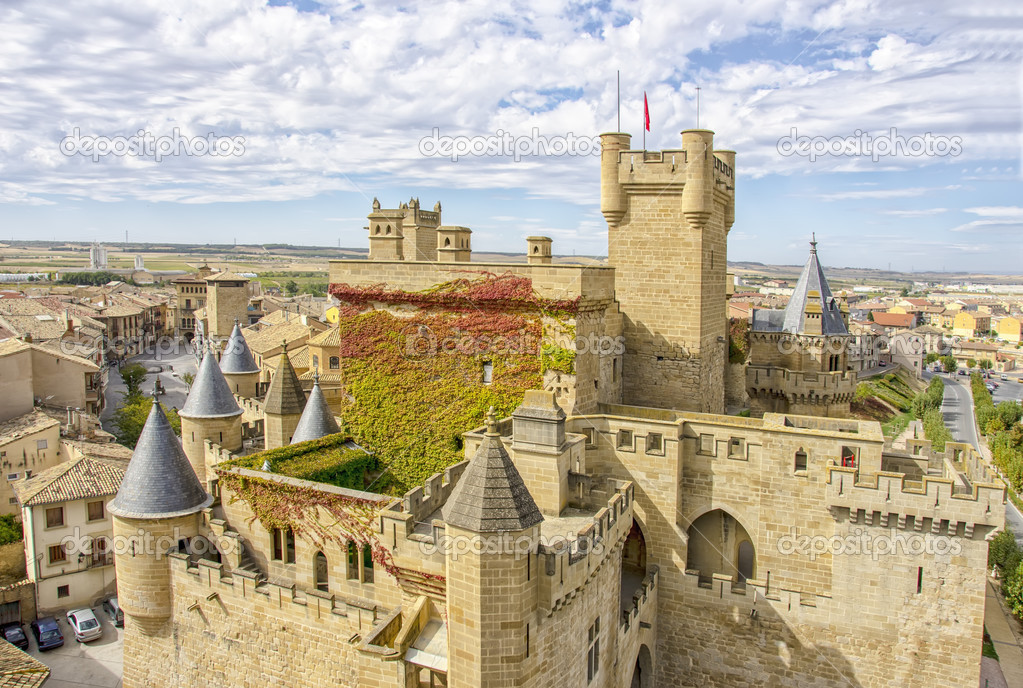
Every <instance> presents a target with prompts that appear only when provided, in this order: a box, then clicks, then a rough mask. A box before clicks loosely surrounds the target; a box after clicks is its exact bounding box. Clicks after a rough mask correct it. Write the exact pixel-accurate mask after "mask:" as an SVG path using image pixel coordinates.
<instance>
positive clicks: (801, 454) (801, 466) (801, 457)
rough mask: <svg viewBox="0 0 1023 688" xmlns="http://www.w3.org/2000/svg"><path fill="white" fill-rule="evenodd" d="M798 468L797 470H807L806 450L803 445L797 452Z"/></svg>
mask: <svg viewBox="0 0 1023 688" xmlns="http://www.w3.org/2000/svg"><path fill="white" fill-rule="evenodd" d="M796 470H797V471H805V470H806V452H805V451H803V448H802V447H800V448H799V451H797V452H796Z"/></svg>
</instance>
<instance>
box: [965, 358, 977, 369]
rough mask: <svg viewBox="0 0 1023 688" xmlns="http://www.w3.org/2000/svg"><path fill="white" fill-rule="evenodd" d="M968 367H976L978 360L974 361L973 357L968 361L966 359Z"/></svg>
mask: <svg viewBox="0 0 1023 688" xmlns="http://www.w3.org/2000/svg"><path fill="white" fill-rule="evenodd" d="M966 367H967V368H976V367H977V362H976V361H974V360H973V359H972V358H971V359H969V360H968V361H966Z"/></svg>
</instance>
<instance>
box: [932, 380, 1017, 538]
mask: <svg viewBox="0 0 1023 688" xmlns="http://www.w3.org/2000/svg"><path fill="white" fill-rule="evenodd" d="M941 377H942V378H943V379H944V381H945V398H944V400H943V401H942V404H941V414H942V416H944V418H945V425H946V426H948V429H949V431H950V432H951V433H952V437H954V438H955V440H956V441H957V442H967V443H969V444H971V445H973V447H974V448H975V449H976V450H977V451H978V452H979V451H980V442H979V441H978V439H977V425H976V423H974V421H973V393H972V392H971V391H970V387H969V385H970V382H969V380H970V379H969V378H968V377H966V376H964V375H947V374H945V373H941ZM1008 385H1016V386H1018V387H1023V385H1020V384H1019V383H1018V382H1011V381H1010V382H1006V383H1004V384H1002V385H1001V387H1002V388H1004V387H1006V386H1008ZM997 391H1001V390H997ZM1005 524H1006V526H1007V527H1008V528H1009V530H1010V531H1012V534H1013V535H1014V536H1015V537H1016V542H1018V543H1019V544H1020V545H1023V514H1021V513H1020V512H1019V509H1017V508H1016V505H1015V504H1013V503H1012V501H1010V500H1008V499H1007V500H1006V501H1005Z"/></svg>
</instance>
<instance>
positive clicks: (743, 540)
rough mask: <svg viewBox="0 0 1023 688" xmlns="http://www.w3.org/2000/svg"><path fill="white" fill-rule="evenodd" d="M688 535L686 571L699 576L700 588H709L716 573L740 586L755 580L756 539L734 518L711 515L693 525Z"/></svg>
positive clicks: (718, 512) (723, 513) (724, 514)
mask: <svg viewBox="0 0 1023 688" xmlns="http://www.w3.org/2000/svg"><path fill="white" fill-rule="evenodd" d="M687 533H688V535H689V546H688V548H687V550H686V568H687V569H696V570H697V571H699V572H700V583H701V584H704V585H707V584H709V583H710V581H711V579H712V576H713V575H714V574H715V573H721V574H724V575H727V576H729V577H730V578H732V580H734V581H737V582H740V583H741V582H745V580H746V579H747V578H752V577H753V573H754V570H755V567H756V563H755V562H756V549H755V547H754V545H753V538H752V537H750V535H749V533H748V532H746V529H745V528H743V527H742V524H740V523H739V522H738V521H736V520H735V518H734V517H733V516H732V515H731V514H729V513H728V512H726V511H722V510H721V509H714V510H713V511H708V512H707V513H705V514H703V515H702V516H700V517H699V518H698V519H696V520H695V521H693V523H692V525H690V526H689V530H688V531H687Z"/></svg>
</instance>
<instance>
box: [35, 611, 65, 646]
mask: <svg viewBox="0 0 1023 688" xmlns="http://www.w3.org/2000/svg"><path fill="white" fill-rule="evenodd" d="M29 628H30V629H31V630H32V635H34V636H35V637H36V645H38V646H39V649H40V651H42V650H52V649H53V648H55V647H61V646H62V645H64V634H63V633H61V632H60V626H58V625H57V620H56V619H55V618H53V617H52V616H45V617H43V618H42V619H36V620H35V621H33V622H32V623H30V624H29Z"/></svg>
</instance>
